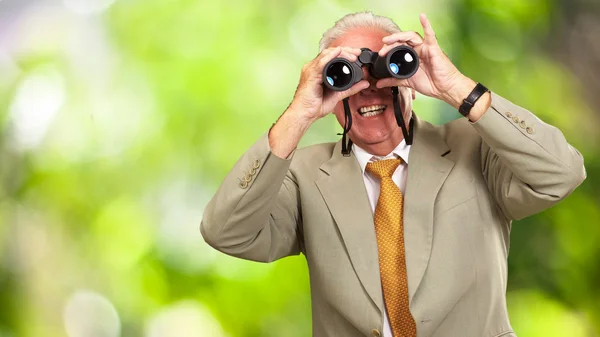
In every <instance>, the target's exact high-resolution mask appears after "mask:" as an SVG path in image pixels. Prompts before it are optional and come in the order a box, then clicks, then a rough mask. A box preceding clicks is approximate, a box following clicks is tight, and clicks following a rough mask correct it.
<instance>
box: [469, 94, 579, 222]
mask: <svg viewBox="0 0 600 337" xmlns="http://www.w3.org/2000/svg"><path fill="white" fill-rule="evenodd" d="M472 125H473V127H474V128H475V129H476V130H477V132H478V133H479V135H480V136H481V137H482V140H483V142H482V145H481V166H482V172H483V177H484V179H485V180H486V182H487V185H488V188H489V190H490V192H491V194H492V196H493V197H494V198H495V199H496V202H497V203H498V204H499V206H500V208H501V209H502V211H503V213H504V215H505V216H506V217H507V218H508V219H510V220H517V219H522V218H524V217H527V216H529V215H532V214H535V213H538V212H540V211H542V210H545V209H547V208H549V207H551V206H553V205H554V204H556V203H557V202H558V201H560V200H562V199H564V198H565V197H566V196H568V195H569V194H570V193H571V192H573V190H574V189H575V188H576V187H577V186H579V185H580V184H581V183H582V182H583V180H584V179H585V178H586V172H585V167H584V165H583V157H582V155H581V153H579V151H577V149H575V148H574V147H573V146H571V145H570V144H569V143H567V141H566V140H565V137H564V136H563V134H562V133H561V132H560V130H558V129H557V128H555V127H553V126H551V125H548V124H546V123H544V122H543V121H541V120H540V119H539V118H538V117H536V116H535V115H534V114H533V113H531V112H529V111H528V110H526V109H524V108H521V107H519V106H517V105H515V104H512V103H511V102H509V101H508V100H506V99H504V98H502V97H500V96H498V95H496V94H494V93H492V103H491V107H490V108H489V109H488V110H487V111H486V112H485V114H484V115H483V116H482V117H481V118H480V119H479V120H478V121H476V122H475V123H472Z"/></svg>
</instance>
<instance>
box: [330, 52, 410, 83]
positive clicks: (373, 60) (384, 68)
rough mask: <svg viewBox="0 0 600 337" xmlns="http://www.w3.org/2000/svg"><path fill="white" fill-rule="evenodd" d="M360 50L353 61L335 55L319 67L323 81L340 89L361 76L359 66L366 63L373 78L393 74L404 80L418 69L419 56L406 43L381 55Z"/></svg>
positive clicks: (356, 80)
mask: <svg viewBox="0 0 600 337" xmlns="http://www.w3.org/2000/svg"><path fill="white" fill-rule="evenodd" d="M361 50H362V52H361V53H360V55H359V56H358V58H357V60H356V61H355V62H350V61H348V60H347V59H345V58H342V57H338V58H335V59H333V60H331V61H329V63H327V65H325V68H323V84H324V85H325V87H327V88H329V89H331V90H334V91H344V90H346V89H349V88H350V87H352V86H353V85H354V84H355V83H358V82H359V81H360V80H362V78H363V72H362V67H363V66H367V67H368V69H369V73H370V74H371V76H373V77H374V78H376V79H381V78H387V77H395V78H399V79H405V78H409V77H411V76H413V75H414V74H415V73H416V72H417V70H418V69H419V56H418V55H417V52H416V51H415V50H414V49H412V48H411V47H409V46H404V45H403V46H398V47H396V48H394V49H392V50H390V51H389V52H388V53H387V55H386V56H385V57H379V54H378V53H376V52H373V51H371V50H370V49H369V48H361Z"/></svg>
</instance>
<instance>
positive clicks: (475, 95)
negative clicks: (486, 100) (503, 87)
mask: <svg viewBox="0 0 600 337" xmlns="http://www.w3.org/2000/svg"><path fill="white" fill-rule="evenodd" d="M488 91H489V89H488V88H486V87H485V86H484V85H483V84H481V83H477V85H476V86H475V89H473V91H471V93H470V94H469V96H467V98H465V99H464V100H463V103H462V104H461V105H460V107H459V108H458V112H460V114H461V115H463V116H465V117H467V115H469V112H470V111H471V108H473V106H474V105H475V102H477V100H478V99H479V98H480V97H481V96H483V94H485V93H486V92H488Z"/></svg>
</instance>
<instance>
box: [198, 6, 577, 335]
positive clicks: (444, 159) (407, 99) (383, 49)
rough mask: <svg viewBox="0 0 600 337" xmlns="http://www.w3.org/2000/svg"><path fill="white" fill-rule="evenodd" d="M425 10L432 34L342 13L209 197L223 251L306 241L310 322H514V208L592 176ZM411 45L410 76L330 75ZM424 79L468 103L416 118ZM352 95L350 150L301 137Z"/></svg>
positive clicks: (480, 331)
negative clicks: (338, 61)
mask: <svg viewBox="0 0 600 337" xmlns="http://www.w3.org/2000/svg"><path fill="white" fill-rule="evenodd" d="M420 21H421V25H422V26H423V31H424V36H423V37H421V36H420V35H419V34H418V33H416V32H412V31H407V32H401V31H400V29H399V28H398V27H397V26H396V24H395V23H393V22H392V21H391V20H390V19H388V18H385V17H381V16H376V15H373V14H372V13H369V12H366V13H355V14H350V15H347V16H345V17H344V18H342V19H341V20H339V21H338V22H336V24H335V25H334V27H332V28H331V29H329V30H328V31H327V32H326V33H325V34H324V35H323V39H322V40H321V52H320V54H319V55H318V56H317V57H316V58H315V59H314V60H312V61H311V62H309V63H307V64H306V65H305V66H304V67H303V68H302V73H301V76H300V83H299V85H298V88H297V90H296V93H295V95H294V98H293V101H292V103H291V104H290V106H289V107H288V109H287V110H286V111H285V112H284V113H283V114H282V115H281V117H280V118H279V120H278V121H277V123H275V124H274V126H273V127H272V128H271V129H270V130H269V132H268V133H266V134H265V135H264V136H263V137H262V138H260V139H259V140H258V141H257V142H256V143H255V144H254V145H253V146H252V147H250V149H249V150H248V151H247V152H246V153H244V155H243V156H242V157H241V158H240V160H239V161H238V162H237V163H236V165H235V166H234V168H233V170H232V171H231V172H230V174H229V175H228V176H227V177H226V178H225V180H224V181H223V183H222V185H221V186H220V188H219V190H218V191H217V193H216V195H215V196H214V197H213V199H212V200H211V201H210V203H209V204H208V206H207V208H206V210H205V212H204V218H203V220H202V223H201V232H202V235H203V236H204V238H205V240H206V241H207V242H208V243H209V244H210V245H211V246H213V247H214V248H216V249H218V250H220V251H222V252H224V253H226V254H230V255H233V256H237V257H241V258H244V259H249V260H256V261H264V262H269V261H274V260H277V259H279V258H282V257H284V256H288V255H292V254H299V253H303V254H304V255H305V256H306V259H307V261H308V267H309V272H310V282H311V293H312V306H313V311H312V314H313V335H314V336H317V337H325V336H332V337H333V336H336V337H337V336H344V337H354V336H356V337H358V336H386V337H392V336H394V337H400V336H402V337H405V336H419V337H426V336H427V337H428V336H435V337H450V336H457V337H458V336H460V337H496V336H515V333H514V332H513V330H512V327H511V325H510V323H509V320H508V314H507V308H506V300H505V298H506V296H505V295H506V280H507V256H508V247H509V233H510V226H511V222H512V220H516V219H521V218H524V217H526V216H529V215H532V214H535V213H537V212H540V211H542V210H544V209H547V208H549V207H551V206H552V205H554V204H556V203H557V202H559V201H560V200H561V199H563V198H565V197H566V196H567V195H569V194H570V193H571V192H572V191H573V190H574V189H575V188H576V187H577V186H578V185H579V184H580V183H581V182H582V181H583V180H584V179H585V177H586V173H585V169H584V166H583V158H582V156H581V154H580V153H579V152H578V151H577V150H576V149H575V148H573V147H572V146H571V145H569V144H568V143H567V141H566V140H565V138H564V136H563V135H562V133H561V132H560V131H559V130H558V129H556V128H555V127H552V126H550V125H548V124H545V123H544V122H542V121H541V120H540V119H539V118H538V117H536V116H535V115H534V114H533V113H531V112H529V111H527V110H526V109H524V108H521V107H519V106H517V105H514V104H513V103H511V102H509V101H507V100H506V99H504V98H502V97H500V96H498V95H497V94H495V93H491V92H490V91H488V90H487V89H486V88H485V87H484V86H482V85H480V84H478V83H476V82H475V81H473V80H472V79H470V78H468V77H466V76H465V75H463V74H462V73H461V72H460V71H459V70H458V69H457V68H456V67H455V66H454V65H453V64H452V62H451V61H450V60H449V59H448V57H447V56H446V55H445V54H444V53H443V52H442V50H441V49H440V47H439V45H438V43H437V40H436V36H435V33H434V31H433V29H432V27H431V25H430V23H429V21H428V19H427V17H426V16H425V15H424V14H421V17H420ZM402 44H405V45H408V46H410V47H412V48H413V49H414V50H415V51H416V52H417V54H418V56H419V60H420V67H419V69H418V71H417V73H416V74H415V75H414V76H412V77H410V78H408V79H397V78H384V79H379V80H377V79H374V78H373V77H372V76H371V75H370V74H369V72H367V71H365V72H364V75H363V80H361V81H360V82H358V83H356V84H354V85H353V86H352V87H351V88H350V89H348V90H346V91H341V92H337V91H332V90H328V89H325V88H324V86H323V69H324V67H325V65H326V64H327V63H328V62H329V61H331V60H333V59H334V58H337V57H342V58H345V59H347V60H349V61H350V62H353V61H355V60H356V59H357V56H359V55H360V53H361V50H360V48H369V49H371V50H372V51H378V53H379V55H380V56H385V55H386V53H387V52H389V51H390V50H391V49H392V48H394V47H395V46H397V45H402ZM393 86H397V87H399V88H400V92H399V94H398V96H399V98H400V106H401V108H402V115H404V121H405V123H406V126H407V127H408V126H410V124H414V127H413V128H412V132H413V134H414V140H413V142H412V145H409V144H407V142H406V140H405V139H404V133H403V132H402V129H401V128H400V127H399V126H398V124H397V123H396V119H395V115H394V107H393V97H392V94H391V90H390V87H393ZM415 91H416V92H419V93H421V94H423V95H426V96H430V97H434V98H437V99H440V100H443V101H444V102H446V103H448V104H450V105H452V106H453V107H455V108H457V109H459V107H460V111H461V113H463V115H465V117H466V118H461V119H459V120H455V121H452V122H450V123H447V124H445V125H442V126H433V125H431V124H429V123H427V122H425V121H423V120H421V119H419V118H418V117H417V116H416V115H415V114H414V113H413V112H412V99H413V98H414V93H415ZM346 97H348V98H349V100H348V103H349V104H348V106H349V108H350V113H351V117H352V120H353V123H352V126H351V128H350V130H349V132H348V136H349V137H350V139H351V141H352V143H353V145H352V146H351V152H350V156H343V155H342V154H341V153H340V152H341V148H342V143H341V142H337V143H327V144H317V145H313V146H309V147H306V148H302V149H298V150H296V148H297V145H298V142H299V141H300V138H301V137H302V136H303V135H304V133H305V132H306V130H307V129H308V128H309V126H310V125H311V124H312V123H313V122H314V121H316V120H318V119H319V118H322V117H324V116H326V115H328V114H329V113H330V112H332V111H333V113H334V114H335V116H336V117H337V119H338V121H339V122H340V124H341V125H344V123H345V121H344V107H343V104H342V103H341V100H342V99H344V98H346ZM465 101H467V103H465ZM411 118H412V120H413V123H409V120H410V119H411ZM400 124H401V123H400Z"/></svg>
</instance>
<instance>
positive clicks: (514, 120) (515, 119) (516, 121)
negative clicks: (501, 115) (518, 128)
mask: <svg viewBox="0 0 600 337" xmlns="http://www.w3.org/2000/svg"><path fill="white" fill-rule="evenodd" d="M512 120H513V122H515V123H519V122H520V121H521V120H520V119H519V117H517V116H513V118H512Z"/></svg>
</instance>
